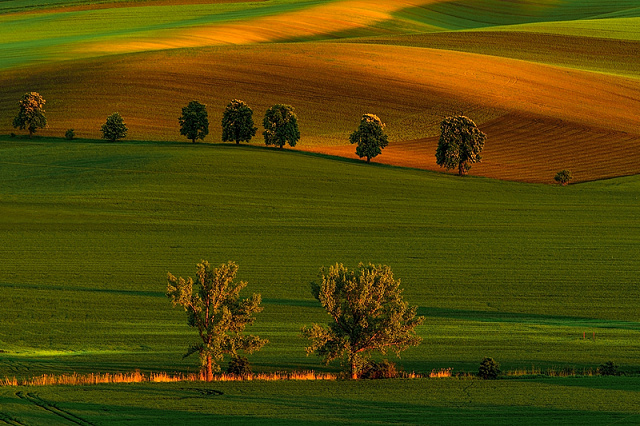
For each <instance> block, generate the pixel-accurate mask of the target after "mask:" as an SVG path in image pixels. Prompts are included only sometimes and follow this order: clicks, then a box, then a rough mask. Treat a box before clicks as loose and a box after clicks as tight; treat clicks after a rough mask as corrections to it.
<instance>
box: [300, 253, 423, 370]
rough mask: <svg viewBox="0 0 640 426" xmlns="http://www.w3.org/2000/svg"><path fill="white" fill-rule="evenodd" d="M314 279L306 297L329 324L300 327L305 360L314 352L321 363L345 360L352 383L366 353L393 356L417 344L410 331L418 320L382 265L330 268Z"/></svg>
mask: <svg viewBox="0 0 640 426" xmlns="http://www.w3.org/2000/svg"><path fill="white" fill-rule="evenodd" d="M320 277H321V278H322V282H321V283H319V284H317V283H313V284H312V285H311V293H312V294H313V297H315V298H316V299H317V300H318V301H319V302H320V303H321V304H322V306H323V307H324V308H325V309H326V310H327V313H328V314H329V315H330V316H331V320H330V322H329V324H328V326H322V325H319V324H313V325H312V326H310V327H303V329H302V334H303V335H304V336H306V337H307V338H308V339H309V340H311V344H310V345H309V346H308V347H307V355H309V354H312V353H316V354H317V355H319V356H321V357H323V358H324V362H325V363H327V364H328V363H329V362H331V361H333V360H335V359H343V360H346V361H347V362H348V365H349V372H350V376H351V378H352V379H357V378H358V375H359V372H360V370H361V368H362V367H363V366H364V364H365V363H366V361H367V359H368V358H369V356H370V354H371V353H372V352H375V351H379V352H382V353H383V354H384V353H386V351H387V350H391V351H393V352H395V353H396V355H398V356H399V355H400V352H402V351H404V350H405V349H408V348H409V347H410V346H417V345H418V344H420V342H421V341H422V339H421V338H420V337H419V336H417V335H416V333H415V328H416V327H417V326H418V325H420V324H422V322H423V321H424V317H419V316H416V313H417V307H415V306H412V307H410V306H409V304H408V303H407V302H405V301H404V300H403V298H402V290H401V289H400V280H396V279H394V277H393V272H391V268H389V267H388V266H386V265H373V264H368V265H364V264H362V263H361V264H359V265H358V268H357V269H355V270H349V269H348V268H345V267H344V265H342V264H336V265H335V266H330V267H329V268H328V269H326V268H322V269H321V270H320Z"/></svg>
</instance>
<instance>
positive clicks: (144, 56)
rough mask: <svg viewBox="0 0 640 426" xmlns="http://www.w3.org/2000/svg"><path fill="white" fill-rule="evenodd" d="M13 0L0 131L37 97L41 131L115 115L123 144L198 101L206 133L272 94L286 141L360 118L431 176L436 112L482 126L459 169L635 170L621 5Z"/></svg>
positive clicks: (172, 121)
mask: <svg viewBox="0 0 640 426" xmlns="http://www.w3.org/2000/svg"><path fill="white" fill-rule="evenodd" d="M28 3H29V2H20V1H18V2H5V3H3V4H2V6H1V9H0V10H2V11H4V12H5V13H4V14H1V15H0V23H1V25H0V41H2V43H1V44H0V53H1V54H0V58H1V59H0V69H2V70H3V71H2V72H0V84H2V86H3V87H5V88H6V90H4V91H3V92H2V93H1V94H0V132H5V133H9V132H11V131H13V129H12V127H11V122H12V117H13V115H14V114H15V108H16V107H15V103H16V100H17V99H18V98H19V97H20V96H21V94H23V93H24V92H27V91H32V90H37V91H39V92H40V93H42V94H43V96H44V97H45V98H46V99H47V100H48V101H49V102H48V104H47V114H48V117H49V123H50V127H49V129H47V130H44V131H42V132H41V133H42V134H43V135H62V134H64V132H65V130H66V129H68V128H74V129H75V130H76V133H77V134H79V135H81V136H84V137H92V138H97V137H99V132H98V129H99V127H100V125H101V123H102V122H103V121H104V117H106V116H107V115H109V114H111V113H112V112H114V111H118V112H120V113H121V114H122V115H123V116H124V117H125V120H126V122H127V123H128V124H129V128H130V133H129V137H130V138H132V139H153V140H179V139H180V136H179V135H178V131H177V124H176V120H177V116H178V115H179V111H180V107H181V105H182V104H186V103H187V102H189V101H190V100H193V99H198V100H200V101H201V102H205V103H206V104H207V105H208V108H209V111H210V117H211V123H212V126H211V127H212V128H211V133H210V136H209V138H208V139H207V141H214V142H215V141H218V140H220V129H219V126H218V125H217V123H219V120H220V116H221V111H222V109H223V108H224V105H226V103H227V102H228V101H229V100H230V99H233V98H241V99H243V100H245V101H247V102H248V103H249V104H250V105H251V106H252V107H253V108H254V110H255V113H256V116H257V117H256V121H257V122H258V123H259V122H260V121H261V116H262V112H263V111H265V110H266V108H267V107H268V106H270V105H272V104H274V103H278V102H280V103H282V102H284V103H289V104H291V105H293V106H294V107H296V109H297V113H298V115H299V117H300V123H301V130H302V140H301V142H300V144H299V149H303V150H306V149H308V150H313V151H317V152H323V153H328V154H332V155H346V156H353V153H352V151H353V149H352V147H349V146H348V145H347V141H348V135H349V133H350V132H352V131H353V129H354V128H355V127H356V125H357V123H358V119H359V117H360V115H361V114H363V113H375V114H377V115H379V116H380V117H381V118H382V119H383V121H384V122H385V123H386V124H387V132H388V134H389V136H390V140H391V142H392V146H391V147H390V148H388V149H387V150H386V151H385V152H384V153H383V155H382V156H380V157H379V158H378V159H376V160H375V161H381V162H384V163H390V164H396V165H404V166H411V167H419V168H428V169H434V168H436V167H435V165H434V155H433V152H434V143H435V140H434V137H435V136H437V134H438V132H439V129H438V124H439V122H440V121H441V120H442V118H443V117H444V116H447V115H451V114H459V113H463V114H466V115H469V116H470V117H471V118H472V119H474V120H475V121H476V122H477V123H478V124H479V125H480V127H481V129H485V130H488V132H486V133H487V134H488V143H487V151H486V153H485V156H484V163H483V164H481V165H477V166H475V167H474V168H473V169H472V173H473V174H478V175H481V176H490V177H498V178H501V179H513V180H522V181H527V182H545V183H548V182H551V181H552V177H553V175H555V172H557V171H558V170H561V169H564V168H570V169H572V170H573V171H574V176H575V180H574V182H580V181H588V180H594V179H601V178H608V177H612V176H620V175H629V174H635V173H638V171H639V169H638V166H637V164H640V161H639V160H640V158H638V157H640V151H639V150H638V149H637V145H638V139H639V138H640V130H639V129H640V119H639V118H638V117H640V114H638V111H640V96H639V93H640V83H638V77H639V75H638V70H639V69H640V63H639V62H638V61H639V60H638V58H639V57H640V41H638V38H640V31H639V30H638V28H640V26H638V25H637V20H638V19H640V18H638V13H639V11H640V5H639V4H638V1H637V0H625V1H621V2H615V3H611V2H603V1H599V0H589V1H587V2H579V1H568V2H555V1H553V2H539V1H518V2H514V1H510V0H482V1H473V2H472V1H467V0H459V1H443V0H403V1H400V2H398V1H381V2H375V3H374V4H372V3H370V2H362V1H359V0H340V1H328V0H325V1H320V0H318V1H296V0H271V1H263V2H257V3H243V2H221V3H215V4H202V3H201V2H199V1H198V2H188V1H160V2H155V1H148V2H100V3H96V2H73V1H70V2H58V1H52V2H48V3H39V6H38V8H37V10H33V11H28V12H20V13H14V12H12V11H15V10H19V9H20V8H25V7H30V6H29V5H28ZM47 5H50V6H51V8H47V7H48V6H47ZM443 29H449V30H450V29H465V30H469V29H476V30H474V31H456V32H452V31H447V32H442V30H443ZM478 29H482V30H481V31H479V30H478ZM371 35H376V36H377V37H367V38H362V36H371ZM336 39H337V40H338V41H339V42H340V43H335V42H326V40H336ZM286 40H289V41H292V40H295V41H297V42H296V43H282V41H286ZM309 40H315V41H314V42H310V41H309ZM322 40H325V42H320V41H322ZM345 40H347V41H351V42H352V43H353V42H355V43H353V44H352V45H345V44H344V43H342V41H345ZM274 42H277V43H274ZM229 44H232V45H233V46H228V45H229ZM238 45H240V46H238ZM206 46H218V47H206ZM158 49H161V51H158ZM147 51H152V52H147ZM133 52H140V53H133ZM463 52H468V53H473V55H469V54H466V53H463ZM603 52H604V53H603ZM500 57H501V58H500ZM567 68H569V69H570V70H567ZM593 71H596V72H597V73H593ZM600 73H602V74H608V75H600ZM256 142H257V143H260V141H259V134H258V138H256ZM578 152H579V153H580V154H579V155H575V154H573V153H578Z"/></svg>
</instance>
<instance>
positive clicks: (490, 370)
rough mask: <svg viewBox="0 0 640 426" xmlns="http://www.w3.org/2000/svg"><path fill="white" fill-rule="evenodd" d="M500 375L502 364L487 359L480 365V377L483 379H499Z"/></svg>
mask: <svg viewBox="0 0 640 426" xmlns="http://www.w3.org/2000/svg"><path fill="white" fill-rule="evenodd" d="M499 374H500V364H498V363H497V362H496V361H494V359H493V358H485V359H483V360H482V362H481V363H480V368H479V369H478V376H479V377H480V378H482V379H497V378H498V375H499Z"/></svg>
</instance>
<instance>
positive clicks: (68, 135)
mask: <svg viewBox="0 0 640 426" xmlns="http://www.w3.org/2000/svg"><path fill="white" fill-rule="evenodd" d="M75 137H76V133H75V132H74V131H73V129H68V130H67V132H66V133H65V134H64V138H65V139H66V140H69V141H70V140H72V139H73V138H75Z"/></svg>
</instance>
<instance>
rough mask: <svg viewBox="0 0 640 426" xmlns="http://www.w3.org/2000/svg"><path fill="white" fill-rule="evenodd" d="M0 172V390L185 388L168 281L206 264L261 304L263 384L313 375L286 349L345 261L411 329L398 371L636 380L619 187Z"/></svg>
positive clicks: (91, 167)
mask: <svg viewBox="0 0 640 426" xmlns="http://www.w3.org/2000/svg"><path fill="white" fill-rule="evenodd" d="M0 153H1V158H2V160H1V164H2V167H1V168H0V173H1V174H2V176H1V178H2V182H3V186H2V193H1V194H0V196H1V200H2V204H1V207H0V208H1V210H2V211H1V214H0V217H1V218H2V221H1V222H0V227H2V234H1V235H2V236H1V238H2V240H1V241H0V242H1V244H0V247H2V249H0V261H1V264H2V282H1V283H0V286H1V287H2V288H3V291H2V292H1V293H0V297H1V298H2V300H1V305H2V306H3V309H2V311H1V315H2V325H1V328H0V345H2V349H3V350H4V351H5V352H4V353H0V376H4V375H6V376H14V375H15V376H18V377H25V376H33V375H37V374H42V373H53V372H72V371H77V372H90V371H95V370H100V371H129V370H133V369H135V368H142V369H148V370H168V371H187V370H189V369H191V370H193V369H194V368H195V364H196V360H195V359H193V360H189V359H188V360H181V359H180V355H181V353H183V352H184V350H185V348H186V347H187V346H188V343H189V342H190V341H192V340H193V338H194V336H193V334H192V333H191V332H190V331H189V330H188V328H187V326H186V324H185V321H186V320H185V317H184V313H183V312H181V311H180V310H178V309H171V307H170V304H169V302H168V300H167V299H166V298H165V296H164V290H165V287H166V281H165V277H166V273H167V271H171V272H172V273H173V274H175V275H182V276H186V275H192V274H193V271H194V265H195V263H197V262H198V261H199V260H200V259H203V258H204V259H207V260H210V261H211V262H212V263H213V264H217V263H222V262H225V261H227V260H234V261H236V262H237V263H238V264H239V265H240V278H241V279H243V280H247V281H248V282H249V287H248V291H253V292H258V293H261V294H262V296H263V298H264V305H265V310H264V312H263V313H261V314H260V316H259V318H258V321H257V323H256V325H255V327H254V331H255V332H256V333H258V334H260V335H263V336H264V337H266V338H268V339H269V340H271V344H270V345H268V346H267V347H266V348H265V349H264V350H263V351H262V352H260V353H258V354H256V355H254V356H253V357H252V359H253V360H254V362H255V363H256V364H257V366H259V368H260V369H264V370H267V371H268V370H279V369H311V368H315V369H321V368H323V367H322V366H321V365H320V363H319V362H318V360H317V359H315V358H314V357H310V358H307V357H305V355H304V350H303V348H304V345H305V342H304V340H302V339H301V338H300V337H299V329H300V327H301V326H302V325H304V324H309V323H311V322H314V321H316V322H325V321H326V317H325V314H323V312H322V310H321V308H320V307H319V306H318V304H317V303H315V302H314V301H313V299H312V297H311V295H310V293H309V282H310V281H312V280H314V279H315V278H316V274H317V271H318V269H319V268H320V267H321V266H323V265H329V264H332V263H335V262H343V263H345V264H347V265H351V266H355V265H356V264H357V262H359V261H365V262H367V261H371V262H376V263H385V264H388V265H390V266H391V267H392V269H393V271H394V272H395V274H396V276H397V277H399V278H400V279H401V280H402V282H403V287H404V288H405V297H406V299H407V300H408V301H409V302H410V303H411V304H414V305H418V306H419V307H420V313H421V314H422V315H425V316H427V321H426V323H425V325H424V326H422V327H421V328H420V330H419V332H420V334H421V335H422V336H423V337H424V338H425V342H424V344H423V345H422V346H421V347H420V348H414V349H412V350H410V351H407V353H406V355H405V356H403V365H404V366H405V367H406V368H407V369H408V370H416V371H422V372H428V371H430V370H431V369H432V368H440V367H455V368H461V369H470V370H474V369H475V368H476V364H477V362H479V360H480V359H481V358H482V357H483V356H493V357H495V358H497V359H498V360H500V362H502V363H503V366H504V367H506V368H516V367H520V368H523V367H524V368H526V367H530V366H531V365H532V364H533V365H535V366H537V367H541V368H547V367H554V366H555V367H558V366H564V365H575V366H577V367H578V368H580V367H596V366H597V365H599V364H600V363H603V362H604V361H607V360H609V359H613V360H614V361H616V362H617V363H619V364H622V365H623V366H626V368H629V369H637V368H638V363H637V356H636V355H637V354H636V351H637V346H636V344H635V343H634V342H635V341H637V338H638V333H639V332H640V324H639V316H638V310H637V300H638V296H639V295H638V288H637V277H636V272H637V270H638V258H637V241H638V238H639V235H638V234H639V233H640V226H639V223H638V209H639V205H640V204H639V203H638V196H639V195H640V181H639V180H638V178H636V177H630V178H620V179H614V180H609V181H601V182H594V183H589V184H582V185H576V186H569V187H567V188H559V187H548V186H537V185H527V184H517V183H507V182H499V181H493V180H486V179H478V178H467V179H458V178H455V177H450V176H446V175H440V174H434V173H430V172H423V171H415V170H406V169H398V168H393V167H385V166H379V165H377V166H366V165H365V164H362V163H359V162H351V161H348V160H345V161H335V160H331V159H326V158H322V157H317V156H312V155H305V154H302V153H296V152H290V151H286V150H285V151H276V150H272V149H265V148H257V147H236V146H228V145H213V146H212V145H195V146H193V145H191V144H187V143H146V142H139V143H136V142H124V143H117V144H110V143H100V142H92V141H79V142H63V141H62V140H47V139H42V140H33V141H28V140H26V139H22V140H15V139H14V140H11V139H3V140H2V144H1V145H0ZM585 332H586V333H587V336H588V337H591V333H593V332H595V333H596V340H595V341H594V340H592V339H586V340H583V339H582V335H583V333H585Z"/></svg>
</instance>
